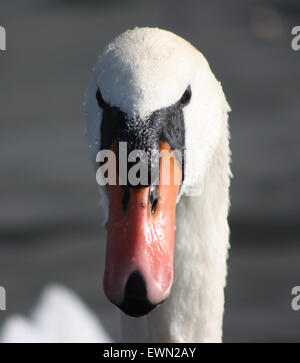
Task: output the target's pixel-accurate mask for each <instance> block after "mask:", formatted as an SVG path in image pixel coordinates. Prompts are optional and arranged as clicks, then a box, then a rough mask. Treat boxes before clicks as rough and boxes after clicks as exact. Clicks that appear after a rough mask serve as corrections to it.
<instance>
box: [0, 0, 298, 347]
mask: <svg viewBox="0 0 300 363" xmlns="http://www.w3.org/2000/svg"><path fill="white" fill-rule="evenodd" d="M0 25H2V26H4V27H5V28H6V31H7V51H6V52H3V51H2V52H0V130H1V133H0V137H1V142H0V186H1V187H0V203H1V204H0V285H2V286H4V287H6V291H7V308H8V310H7V311H6V312H3V311H0V326H1V323H2V322H3V321H4V319H5V318H6V317H8V316H9V315H10V314H12V313H15V312H19V313H28V312H29V311H30V308H31V307H32V305H33V303H34V302H35V301H36V299H37V297H38V296H39V294H40V291H41V288H42V287H43V286H45V285H46V284H47V283H48V282H53V281H56V282H61V283H63V284H65V285H67V286H68V287H70V288H72V289H73V290H74V291H76V292H77V293H78V294H79V295H80V296H81V297H82V298H83V299H84V300H85V301H86V302H87V303H88V305H89V306H90V307H91V308H92V309H93V310H94V311H95V312H96V313H97V314H98V316H99V317H100V319H101V320H102V322H103V323H104V325H105V327H106V329H107V330H108V331H109V332H110V333H111V335H112V336H113V337H114V338H117V337H118V331H119V329H118V314H117V313H116V311H115V309H114V308H113V307H112V305H111V304H109V303H108V302H107V301H106V299H105V298H104V296H103V292H102V287H101V280H102V270H103V259H104V249H105V237H104V232H103V230H102V228H101V222H100V213H99V210H98V194H97V188H96V184H95V177H94V173H93V170H92V167H91V163H90V159H89V155H88V148H87V140H86V137H85V135H84V133H83V129H84V122H83V111H82V100H83V95H84V92H85V89H86V87H87V84H88V80H89V77H90V74H91V69H92V66H93V64H94V63H95V61H96V57H97V55H98V53H99V52H100V51H101V50H102V49H103V47H104V46H105V45H106V43H107V42H108V41H110V40H112V39H113V38H114V37H115V36H116V35H118V34H119V33H121V32H123V31H124V30H126V29H128V28H133V27H135V26H146V25H147V26H158V27H161V28H165V29H168V30H171V31H173V32H175V33H177V34H179V35H181V36H183V37H184V38H186V39H188V40H189V41H191V42H192V43H193V44H194V45H195V46H196V47H197V48H199V49H200V50H201V51H202V52H203V53H204V55H205V56H206V57H207V59H208V61H209V62H210V64H211V67H212V69H213V71H214V72H215V74H216V76H217V78H218V79H220V80H221V81H222V84H223V87H224V91H225V93H226V95H227V98H228V100H229V103H230V105H231V107H232V109H233V112H232V114H231V117H230V127H231V135H232V140H231V147H232V154H233V163H232V169H233V173H234V175H235V177H234V179H233V183H232V208H231V217H230V222H231V230H232V238H231V245H232V248H231V252H230V260H229V277H228V287H227V290H226V313H225V322H224V339H225V341H230V342H232V341H260V342H263V341H268V342H269V341H300V312H298V313H297V312H294V311H292V309H291V289H292V287H293V286H295V285H300V244H299V242H300V222H299V215H300V203H299V202H300V197H299V186H300V142H299V141H300V102H299V95H300V51H298V52H295V51H293V50H292V49H291V40H292V36H291V34H290V33H291V29H292V27H293V26H295V25H300V2H299V1H298V0H293V1H292V0H282V1H279V0H278V1H275V0H274V1H267V0H266V1H255V0H243V1H238V0H235V1H234V0H227V1H221V0H219V1H215V0H213V1H212V0H210V1H208V0H204V1H194V0H189V1H186V2H182V1H178V0H164V1H157V0H152V1H137V0H129V1H121V0H119V1H117V0H115V1H108V0H107V1H104V0H102V1H100V0H99V1H92V0H89V1H83V0H82V1H79V0H77V1H71V0H69V1H67V0H65V1H63V0H53V1H46V0H28V1H26V2H25V1H18V0H15V1H8V0H2V1H1V3H0Z"/></svg>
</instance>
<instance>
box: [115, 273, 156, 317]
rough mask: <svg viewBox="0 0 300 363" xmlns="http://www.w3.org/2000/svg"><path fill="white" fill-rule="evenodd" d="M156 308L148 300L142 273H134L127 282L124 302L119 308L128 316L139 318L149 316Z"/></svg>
mask: <svg viewBox="0 0 300 363" xmlns="http://www.w3.org/2000/svg"><path fill="white" fill-rule="evenodd" d="M155 306H156V305H153V304H151V303H150V301H149V300H148V297H147V288H146V283H145V280H144V278H143V276H142V274H141V273H140V271H134V272H132V273H131V275H130V276H129V278H128V280H127V283H126V287H125V294H124V300H123V302H122V304H121V305H120V306H119V308H120V309H121V310H123V312H124V313H125V314H127V315H131V316H135V317H139V316H142V315H145V314H148V313H149V312H150V311H151V310H153V309H154V308H155Z"/></svg>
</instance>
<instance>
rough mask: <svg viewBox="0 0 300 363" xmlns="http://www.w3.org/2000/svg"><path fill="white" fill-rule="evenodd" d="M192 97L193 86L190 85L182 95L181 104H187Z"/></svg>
mask: <svg viewBox="0 0 300 363" xmlns="http://www.w3.org/2000/svg"><path fill="white" fill-rule="evenodd" d="M191 98H192V90H191V86H188V88H187V89H186V90H185V91H184V94H183V95H182V97H181V99H180V104H181V105H182V106H186V105H187V104H188V103H189V102H190V100H191Z"/></svg>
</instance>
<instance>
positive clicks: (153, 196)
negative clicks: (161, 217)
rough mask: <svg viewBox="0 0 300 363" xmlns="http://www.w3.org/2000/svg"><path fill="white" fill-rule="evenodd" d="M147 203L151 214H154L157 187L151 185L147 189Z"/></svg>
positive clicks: (156, 201)
mask: <svg viewBox="0 0 300 363" xmlns="http://www.w3.org/2000/svg"><path fill="white" fill-rule="evenodd" d="M149 202H150V205H151V213H152V214H154V213H155V210H156V207H157V203H158V185H151V186H150V189H149Z"/></svg>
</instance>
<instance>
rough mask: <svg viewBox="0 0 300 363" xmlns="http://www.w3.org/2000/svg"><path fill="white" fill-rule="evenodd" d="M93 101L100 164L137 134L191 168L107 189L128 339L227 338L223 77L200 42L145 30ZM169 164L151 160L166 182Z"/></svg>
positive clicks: (103, 61)
mask: <svg viewBox="0 0 300 363" xmlns="http://www.w3.org/2000/svg"><path fill="white" fill-rule="evenodd" d="M84 106H85V118H86V132H87V136H88V139H89V149H90V153H91V157H92V160H93V163H94V165H95V168H96V170H98V171H99V169H98V168H99V165H101V166H103V165H105V163H104V159H101V158H99V152H100V151H101V150H106V149H107V150H110V151H113V152H116V155H117V159H118V158H121V156H120V152H119V154H118V146H120V144H121V142H125V143H126V145H128V148H129V151H131V150H134V149H141V150H143V151H145V152H146V153H150V154H151V153H153V154H154V151H161V150H162V149H164V150H165V149H168V150H169V151H170V152H172V151H173V152H174V155H175V161H174V163H173V164H172V167H170V168H171V169H172V171H171V173H173V174H174V173H175V172H176V173H177V174H176V175H179V177H178V178H179V179H178V180H177V179H176V180H177V181H179V183H175V182H174V183H173V184H172V183H170V185H169V186H163V185H162V184H161V182H160V179H159V182H158V185H157V184H156V186H153V185H152V184H151V183H152V181H151V182H149V183H148V184H147V185H143V186H141V185H140V184H138V185H137V186H136V185H134V184H132V183H131V182H130V181H129V182H127V184H126V183H124V185H123V184H122V183H121V182H120V181H118V182H117V185H110V184H109V183H108V185H99V192H100V203H101V211H102V212H103V214H104V217H103V220H104V222H105V223H106V229H107V247H106V266H105V272H104V281H103V284H104V290H105V293H106V296H107V297H108V299H109V300H110V301H111V302H112V303H113V304H115V305H117V306H118V307H119V308H120V310H121V331H122V340H123V341H124V342H177V343H184V342H221V341H222V320H223V310H224V287H225V285H226V274H227V257H228V248H229V226H228V222H227V215H228V209H229V186H230V177H231V171H230V149H229V131H228V113H229V111H230V107H229V105H228V103H227V101H226V98H225V95H224V93H223V90H222V87H221V84H220V82H218V81H217V80H216V78H215V76H214V75H213V73H212V71H211V70H210V67H209V65H208V62H207V61H206V59H205V58H204V56H203V55H202V54H201V53H200V52H199V51H198V50H197V49H196V48H194V47H193V46H192V45H191V44H190V43H189V42H187V41H185V40H184V39H182V38H181V37H179V36H177V35H175V34H173V33H171V32H169V31H166V30H162V29H157V28H135V29H132V30H128V31H126V32H124V33H123V34H121V35H119V36H118V37H117V38H116V39H115V40H114V41H112V42H111V43H110V44H109V45H108V46H107V47H106V48H105V50H104V51H103V52H102V53H101V54H100V56H99V57H98V60H97V63H96V65H95V67H94V68H93V73H92V76H91V80H90V83H89V86H88V90H87V92H86V95H85V101H84ZM178 151H179V154H180V153H182V154H180V155H183V157H182V158H181V157H177V156H176V152H178ZM179 154H178V155H179ZM117 159H116V160H117ZM151 160H152V159H151ZM99 161H101V162H102V163H99ZM127 161H128V160H127ZM127 161H126V159H125V163H126V162H127ZM129 164H130V163H129V161H128V165H129ZM161 164H162V163H159V162H158V163H157V162H156V163H155V162H154V161H153V163H152V162H151V166H149V170H150V169H151V171H152V170H153V169H154V171H155V172H156V174H158V175H159V178H160V174H161V173H162V166H161ZM149 165H150V164H149ZM173 174H172V175H173ZM103 175H104V174H102V176H103ZM105 175H107V174H105ZM97 180H98V179H97ZM156 180H157V179H156ZM121 184H122V185H121ZM175 184H176V185H175Z"/></svg>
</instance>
